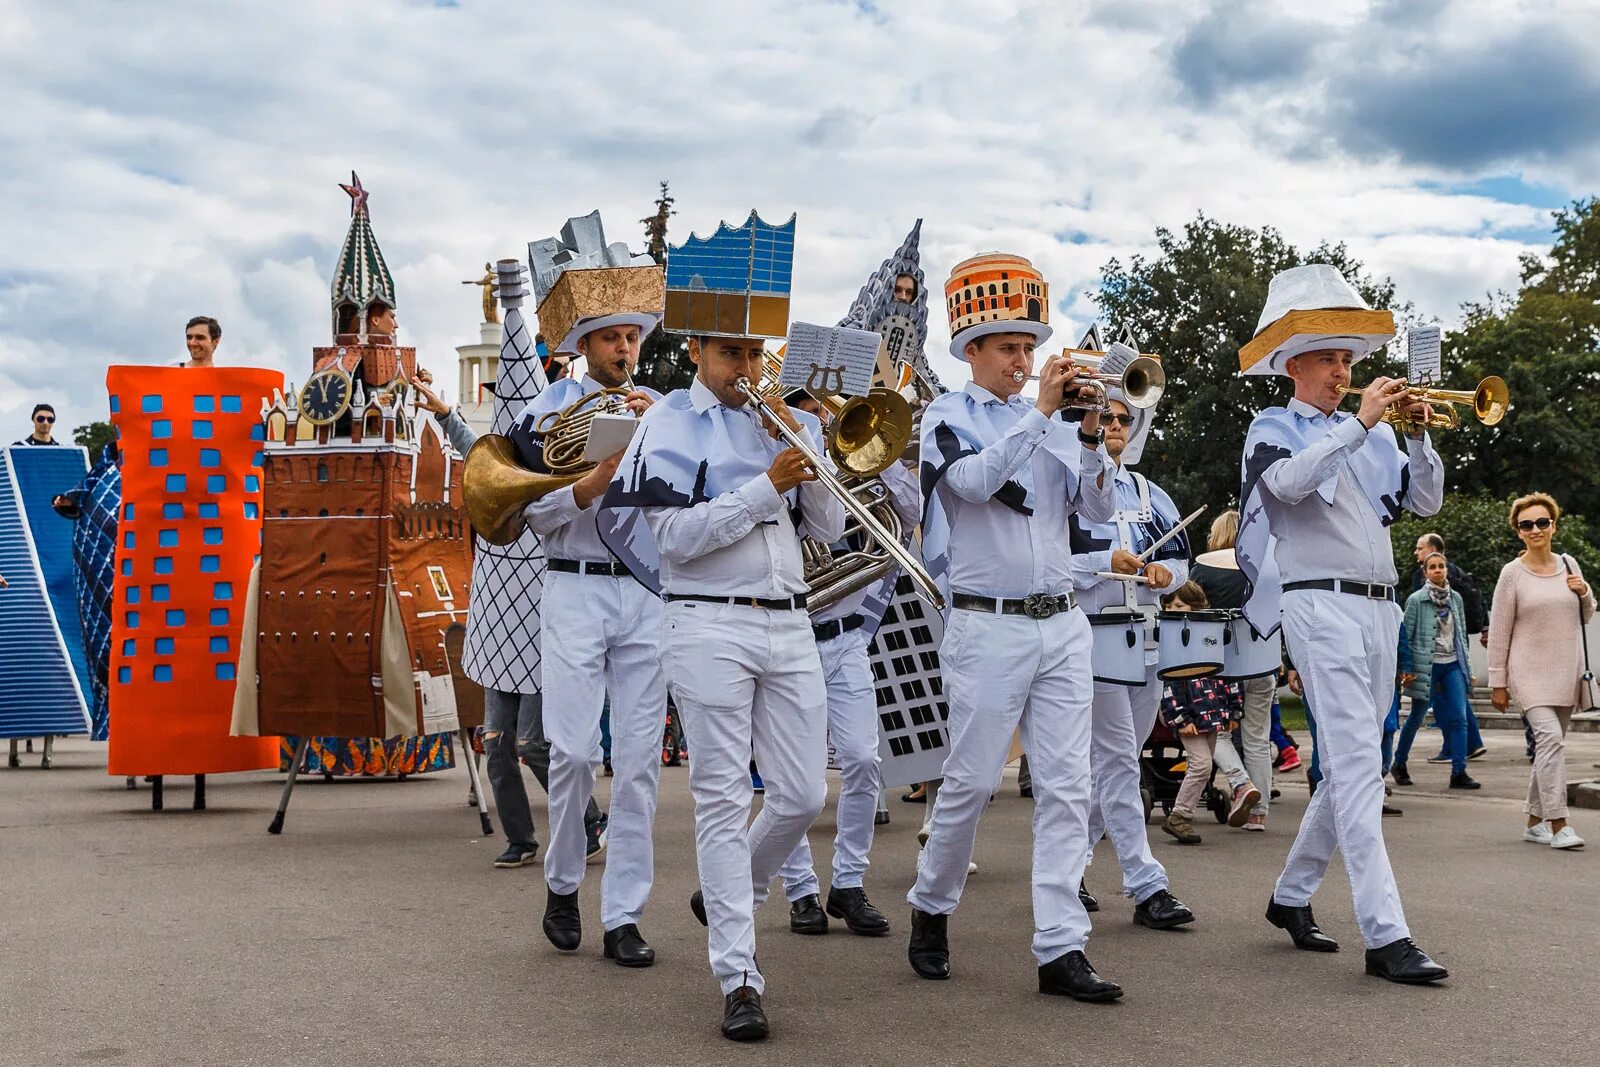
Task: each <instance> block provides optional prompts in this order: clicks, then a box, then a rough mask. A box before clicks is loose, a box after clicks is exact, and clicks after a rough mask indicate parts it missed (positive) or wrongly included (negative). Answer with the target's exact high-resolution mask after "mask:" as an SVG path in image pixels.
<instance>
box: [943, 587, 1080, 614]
mask: <svg viewBox="0 0 1600 1067" xmlns="http://www.w3.org/2000/svg"><path fill="white" fill-rule="evenodd" d="M950 605H951V607H956V608H960V609H961V610H963V611H986V612H988V613H989V614H991V615H993V614H996V613H997V612H998V613H999V614H1001V615H1026V616H1027V617H1028V618H1030V619H1048V618H1049V617H1050V616H1052V615H1055V614H1057V613H1058V612H1063V611H1071V610H1072V609H1073V608H1075V607H1077V606H1078V601H1077V598H1075V597H1074V596H1073V595H1072V594H1071V593H1029V594H1028V595H1027V596H1025V597H1023V598H1022V599H1020V600H1011V599H1007V598H1005V597H993V596H975V595H973V594H972V593H956V594H955V595H953V596H952V597H951V598H950Z"/></svg>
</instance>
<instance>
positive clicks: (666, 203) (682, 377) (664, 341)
mask: <svg viewBox="0 0 1600 1067" xmlns="http://www.w3.org/2000/svg"><path fill="white" fill-rule="evenodd" d="M673 203H674V200H673V197H672V194H671V193H669V192H668V191H667V183H666V182H662V183H661V193H660V195H659V196H657V197H656V210H655V214H653V215H649V216H646V217H645V218H642V219H640V220H639V221H640V222H641V223H642V224H643V225H644V235H645V239H646V240H647V241H648V242H649V251H650V255H651V256H652V257H654V259H655V261H656V262H657V263H659V264H661V265H662V266H666V263H667V220H668V219H670V218H671V217H672V216H673V215H675V214H677V212H676V211H674V210H673V209H672V205H673ZM693 377H694V364H692V363H690V362H689V339H688V338H687V337H684V336H682V335H681V334H675V333H668V332H667V331H666V328H665V327H660V328H658V329H655V330H653V331H651V333H650V336H649V337H646V338H645V339H644V343H643V344H641V345H640V346H639V366H638V368H637V370H636V371H635V372H634V375H633V380H634V381H635V382H637V383H638V384H640V385H648V386H650V387H651V388H652V389H655V390H657V391H659V392H662V393H669V392H671V391H672V390H674V389H681V388H684V387H685V386H687V385H688V384H689V381H690V379H691V378H693Z"/></svg>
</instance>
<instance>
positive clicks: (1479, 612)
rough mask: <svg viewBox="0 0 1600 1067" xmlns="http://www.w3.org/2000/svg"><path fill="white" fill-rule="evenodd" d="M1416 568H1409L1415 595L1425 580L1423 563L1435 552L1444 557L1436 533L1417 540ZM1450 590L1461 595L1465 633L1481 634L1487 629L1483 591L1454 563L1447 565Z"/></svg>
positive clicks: (1487, 613) (1442, 541)
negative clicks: (1464, 608)
mask: <svg viewBox="0 0 1600 1067" xmlns="http://www.w3.org/2000/svg"><path fill="white" fill-rule="evenodd" d="M1412 551H1414V552H1415V553H1416V556H1417V562H1416V566H1414V567H1412V568H1411V591H1412V592H1413V593H1415V592H1416V591H1417V590H1418V589H1421V588H1422V583H1423V582H1424V581H1426V580H1427V576H1426V575H1425V574H1424V573H1423V566H1422V565H1423V561H1424V560H1426V559H1427V558H1428V557H1429V556H1431V555H1433V554H1434V553H1435V552H1437V553H1439V554H1440V555H1441V556H1443V555H1445V547H1444V538H1442V537H1440V536H1439V535H1438V534H1436V533H1425V534H1423V535H1422V536H1421V537H1419V538H1417V544H1416V547H1415V548H1414V549H1413V550H1412ZM1449 581H1450V588H1451V589H1453V590H1454V591H1456V592H1457V593H1460V594H1461V602H1462V604H1463V605H1465V607H1466V620H1467V633H1469V634H1481V633H1483V632H1484V631H1486V630H1487V629H1489V612H1488V609H1487V608H1485V607H1484V606H1483V591H1482V590H1481V589H1479V588H1478V580H1477V579H1476V578H1474V577H1473V576H1472V575H1471V574H1469V573H1467V572H1466V571H1465V570H1463V569H1462V568H1460V567H1458V566H1456V565H1455V564H1454V563H1451V564H1450V565H1449Z"/></svg>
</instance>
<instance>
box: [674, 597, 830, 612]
mask: <svg viewBox="0 0 1600 1067" xmlns="http://www.w3.org/2000/svg"><path fill="white" fill-rule="evenodd" d="M661 599H663V600H665V601H667V602H669V603H671V602H672V601H674V600H692V601H695V602H696V603H699V604H742V605H744V606H745V607H747V608H766V609H767V610H768V611H802V610H804V609H805V606H806V595H805V594H804V593H800V594H798V595H796V596H791V597H784V598H783V599H782V600H767V599H764V598H762V597H758V596H701V595H700V594H699V593H667V594H666V595H665V596H663V597H662V598H661Z"/></svg>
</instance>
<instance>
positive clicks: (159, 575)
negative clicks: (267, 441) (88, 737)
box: [106, 367, 283, 776]
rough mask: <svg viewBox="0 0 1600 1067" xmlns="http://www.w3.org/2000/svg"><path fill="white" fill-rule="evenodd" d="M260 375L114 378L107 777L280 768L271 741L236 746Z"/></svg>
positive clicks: (270, 376)
mask: <svg viewBox="0 0 1600 1067" xmlns="http://www.w3.org/2000/svg"><path fill="white" fill-rule="evenodd" d="M282 386H283V375H282V374H280V373H279V372H277V371H272V370H262V369H256V368H205V369H189V368H183V367H112V368H111V369H110V371H109V372H108V373H107V375H106V390H107V392H109V393H110V394H111V421H112V424H113V425H114V426H115V427H116V429H117V436H118V438H119V444H120V447H121V451H122V514H121V517H120V519H121V521H120V524H119V526H118V534H117V536H118V544H117V566H116V582H115V586H114V591H113V596H112V604H113V611H112V630H111V633H112V643H111V675H110V695H111V705H110V714H111V723H112V729H111V742H110V754H109V759H108V761H107V767H106V769H107V771H108V773H110V774H112V775H118V776H136V775H167V774H182V775H191V774H192V775H204V774H217V773H221V772H224V771H252V770H264V769H268V768H272V767H276V766H277V764H278V744H277V739H276V738H273V737H232V736H229V730H228V724H229V717H230V714H231V712H232V708H233V696H234V685H235V673H236V664H237V662H238V656H239V640H240V634H241V631H242V627H243V624H244V617H243V612H242V610H241V608H242V604H243V597H244V593H245V586H246V583H247V582H248V581H249V577H250V569H251V567H252V565H253V564H254V562H255V559H256V553H257V551H259V549H260V545H261V507H262V481H261V470H262V464H263V462H264V456H263V449H262V445H263V437H264V434H263V432H262V426H261V410H262V408H263V406H264V404H265V402H266V399H267V398H268V397H269V396H270V395H271V394H272V392H273V390H274V389H279V388H281V387H282Z"/></svg>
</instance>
